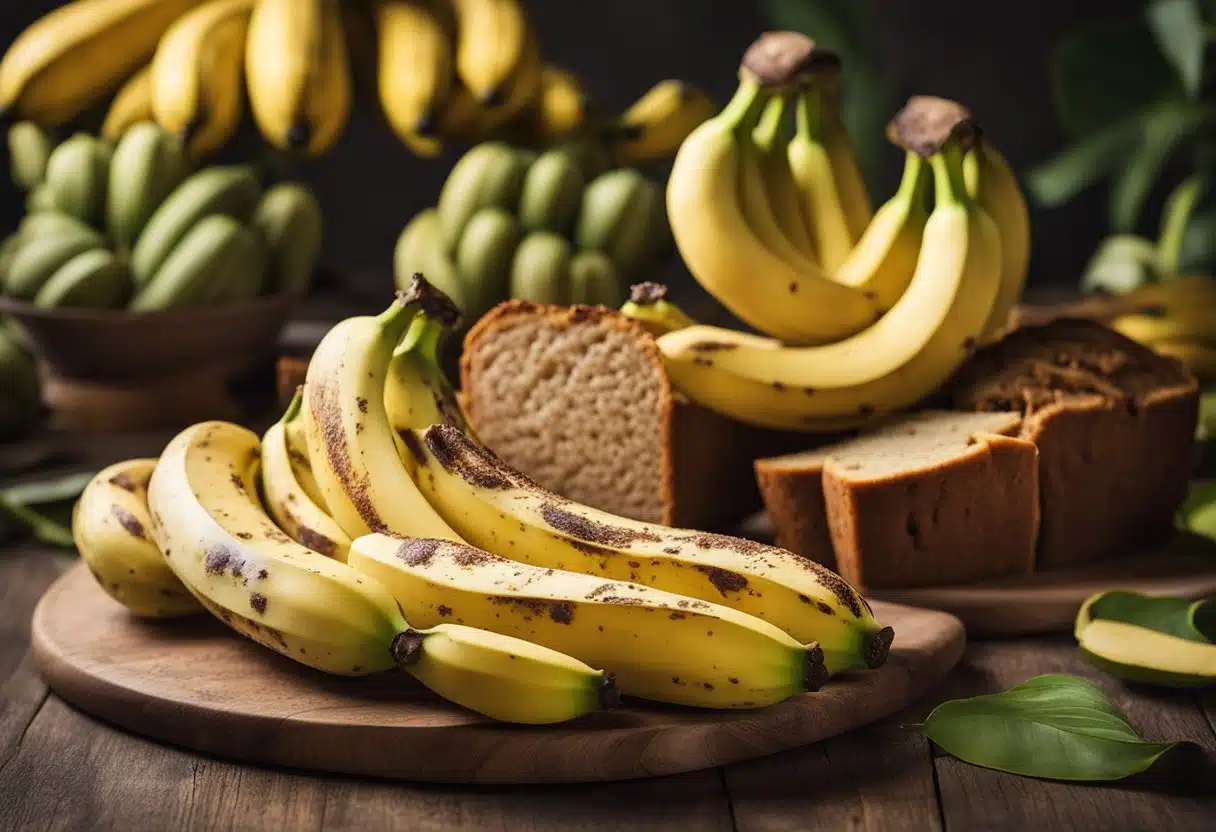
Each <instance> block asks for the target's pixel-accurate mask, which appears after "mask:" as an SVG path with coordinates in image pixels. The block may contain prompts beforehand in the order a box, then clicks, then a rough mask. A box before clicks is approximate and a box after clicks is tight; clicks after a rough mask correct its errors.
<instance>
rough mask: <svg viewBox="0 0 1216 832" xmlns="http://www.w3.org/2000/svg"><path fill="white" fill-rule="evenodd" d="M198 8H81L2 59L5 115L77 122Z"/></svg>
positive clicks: (26, 35)
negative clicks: (176, 23)
mask: <svg viewBox="0 0 1216 832" xmlns="http://www.w3.org/2000/svg"><path fill="white" fill-rule="evenodd" d="M198 3H199V0H76V2H74V3H67V4H65V5H63V6H61V7H60V8H58V9H55V10H54V11H52V12H50V13H49V14H47V15H45V16H44V17H42V18H41V19H39V20H38V21H36V22H35V23H34V24H33V25H32V26H30V27H29V28H27V29H26V30H25V31H24V32H22V33H21V34H20V35H18V36H17V39H16V40H15V41H13V43H12V45H11V46H10V47H9V48H8V51H7V52H5V54H4V58H3V59H0V111H5V112H12V113H14V114H16V115H17V116H19V117H21V118H28V119H31V120H33V121H36V122H38V123H39V124H42V125H44V126H48V127H55V126H59V125H61V124H64V123H66V122H68V121H71V120H72V119H73V118H75V117H76V116H77V115H79V114H80V113H81V112H83V111H84V110H85V109H87V108H88V107H89V106H91V105H92V104H93V103H94V102H95V101H97V100H99V99H100V98H101V97H102V96H103V95H105V93H106V92H108V91H109V90H110V89H112V88H113V87H115V86H116V85H117V84H118V83H119V81H120V80H121V79H122V78H123V77H124V76H125V75H127V74H129V73H130V72H132V71H133V70H134V69H135V68H136V67H138V66H139V65H140V64H142V63H144V62H145V61H147V60H148V57H149V56H150V55H151V54H152V52H153V51H154V50H155V49H156V44H157V42H158V41H159V40H160V38H161V35H163V34H164V33H165V30H166V29H168V28H169V25H170V24H172V23H173V21H175V20H176V19H177V18H179V17H181V15H182V14H183V13H184V12H186V11H187V10H188V9H189V8H190V7H191V6H195V5H197V4H198Z"/></svg>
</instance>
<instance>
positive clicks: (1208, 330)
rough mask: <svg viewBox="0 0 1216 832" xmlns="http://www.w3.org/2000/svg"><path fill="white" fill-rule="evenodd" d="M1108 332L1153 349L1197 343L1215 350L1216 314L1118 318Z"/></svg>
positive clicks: (1126, 316)
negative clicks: (1161, 345)
mask: <svg viewBox="0 0 1216 832" xmlns="http://www.w3.org/2000/svg"><path fill="white" fill-rule="evenodd" d="M1110 327H1111V329H1114V330H1115V331H1117V332H1121V333H1123V334H1124V335H1126V336H1127V337H1128V338H1131V339H1132V340H1133V341H1139V342H1140V343H1142V344H1148V345H1150V346H1155V345H1156V344H1159V343H1162V342H1169V341H1198V342H1200V343H1205V344H1208V345H1213V346H1216V311H1208V310H1200V312H1199V314H1193V315H1178V314H1173V315H1166V316H1165V317H1159V316H1156V315H1148V314H1132V315H1121V316H1119V317H1118V318H1115V319H1114V320H1112V321H1111V322H1110Z"/></svg>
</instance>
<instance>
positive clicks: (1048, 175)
mask: <svg viewBox="0 0 1216 832" xmlns="http://www.w3.org/2000/svg"><path fill="white" fill-rule="evenodd" d="M1147 118H1148V114H1147V113H1143V112H1141V113H1137V114H1135V115H1133V116H1131V117H1130V118H1127V119H1125V120H1123V121H1121V122H1119V123H1118V124H1113V125H1110V126H1108V127H1105V128H1103V129H1102V130H1100V131H1098V132H1096V133H1094V134H1092V135H1090V136H1089V137H1087V138H1085V139H1082V140H1081V141H1079V142H1077V143H1076V144H1074V145H1072V146H1071V147H1068V148H1065V149H1064V150H1063V151H1061V152H1060V153H1059V154H1058V155H1056V156H1055V157H1054V158H1052V159H1049V160H1047V161H1046V162H1043V163H1042V164H1040V165H1038V166H1037V167H1035V168H1033V169H1032V170H1031V171H1030V173H1029V174H1028V175H1027V177H1026V187H1027V189H1028V190H1029V191H1030V193H1031V195H1032V196H1033V197H1034V198H1035V200H1037V201H1038V202H1039V203H1041V204H1043V205H1046V206H1048V207H1049V208H1050V207H1053V206H1056V205H1061V204H1063V203H1065V202H1067V201H1068V200H1070V199H1072V198H1073V197H1074V196H1076V195H1077V194H1079V193H1080V192H1081V191H1083V190H1085V189H1086V188H1088V187H1089V186H1091V185H1093V184H1095V183H1097V182H1098V181H1099V180H1100V179H1101V178H1102V177H1104V176H1106V175H1107V174H1108V173H1110V172H1111V171H1112V170H1114V169H1115V168H1117V167H1120V166H1121V165H1125V164H1127V161H1128V159H1130V158H1131V155H1132V154H1133V153H1134V152H1135V151H1136V147H1137V145H1138V144H1139V142H1140V137H1141V136H1142V135H1143V130H1144V122H1145V120H1146V119H1147Z"/></svg>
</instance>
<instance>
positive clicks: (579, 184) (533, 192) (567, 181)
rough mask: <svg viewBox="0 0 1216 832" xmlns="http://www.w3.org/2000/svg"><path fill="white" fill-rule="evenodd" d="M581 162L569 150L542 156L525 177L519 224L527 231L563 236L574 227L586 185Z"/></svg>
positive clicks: (547, 153)
mask: <svg viewBox="0 0 1216 832" xmlns="http://www.w3.org/2000/svg"><path fill="white" fill-rule="evenodd" d="M586 184H587V183H586V181H585V180H584V179H583V171H582V168H581V167H580V166H579V164H578V161H577V160H576V159H575V158H574V157H573V156H572V155H571V153H570V152H569V151H566V150H549V151H546V152H544V153H542V154H541V155H540V156H539V157H538V158H537V160H536V161H535V162H533V163H532V166H531V167H530V168H528V173H527V175H526V176H524V184H523V190H522V192H521V193H520V195H519V224H520V227H521V228H523V230H524V231H538V230H545V231H556V232H557V233H559V234H564V233H565V232H567V231H568V230H569V229H570V227H571V226H572V225H573V224H574V218H575V217H576V216H578V209H579V205H580V204H581V203H582V198H583V187H584V186H585V185H586Z"/></svg>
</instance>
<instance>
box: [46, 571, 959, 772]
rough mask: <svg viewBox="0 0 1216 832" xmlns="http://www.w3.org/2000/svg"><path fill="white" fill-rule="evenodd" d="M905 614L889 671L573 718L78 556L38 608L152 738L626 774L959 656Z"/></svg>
mask: <svg viewBox="0 0 1216 832" xmlns="http://www.w3.org/2000/svg"><path fill="white" fill-rule="evenodd" d="M874 608H875V609H874V611H875V614H876V615H877V616H878V617H879V619H880V620H882V621H883V622H884V623H886V624H890V625H891V626H893V627H894V628H895V634H896V635H895V643H894V646H893V648H892V650H891V655H890V658H889V659H888V660H887V663H886V664H885V665H884V666H883V667H882V668H880V669H879V670H874V671H866V672H861V673H856V674H849V675H841V676H839V677H837V678H835V679H833V680H832V681H831V682H830V683H829V684H828V685H826V686H825V687H824V688H823V689H822V690H821V691H819V692H817V693H809V694H804V695H802V696H798V697H795V698H793V699H790V700H787V701H785V702H782V703H781V704H779V705H774V706H771V707H769V708H763V709H759V710H752V711H703V710H697V709H692V708H679V707H674V706H661V705H655V704H652V703H645V704H643V703H640V702H637V701H636V700H635V701H633V702H629V703H627V704H628V706H627V707H624V708H620V709H617V710H614V711H605V712H600V713H596V714H592V715H590V716H587V717H584V718H583V719H581V720H578V721H575V722H570V723H565V724H563V725H556V726H545V727H533V726H515V725H505V724H502V723H497V722H494V721H492V720H488V719H485V718H484V717H481V716H479V715H477V714H474V713H471V712H469V711H466V710H464V709H463V708H460V707H458V706H456V705H452V704H450V703H448V702H445V701H444V700H442V699H440V698H439V697H437V696H435V695H434V694H432V693H431V692H430V691H428V690H426V689H425V688H423V687H422V686H421V685H419V684H418V683H417V682H415V681H414V680H413V679H412V678H411V677H409V676H407V675H406V674H404V673H385V674H380V675H378V676H373V677H363V678H358V679H349V678H343V677H336V676H327V675H325V674H322V673H320V672H317V671H314V670H311V669H309V668H306V667H303V666H302V665H298V664H296V663H294V662H292V661H290V660H288V659H285V658H283V657H281V656H279V655H278V654H276V653H272V652H270V651H268V650H266V649H265V648H262V647H260V646H258V645H256V644H254V643H253V642H250V641H246V640H245V639H242V638H240V637H238V636H236V635H235V634H233V633H231V632H230V631H228V630H226V629H225V628H224V627H223V626H222V625H221V624H220V623H219V622H217V621H215V620H213V619H211V618H210V617H207V616H196V617H193V618H187V619H178V620H170V621H141V620H139V619H136V618H134V617H133V616H131V615H129V614H127V612H126V611H125V610H124V609H123V608H122V607H120V606H119V605H118V604H117V603H116V602H115V601H113V600H111V599H110V598H109V597H108V596H106V595H105V594H104V593H103V592H102V591H101V590H100V589H99V588H98V587H97V585H96V584H95V583H94V582H93V579H92V577H91V576H90V575H89V573H88V572H87V571H86V570H85V569H84V567H83V566H79V565H78V566H76V567H74V568H73V569H71V570H70V571H68V572H67V573H66V574H65V575H63V576H62V577H61V578H60V579H59V580H58V581H56V582H55V584H54V585H52V586H51V588H50V589H49V590H47V593H46V595H45V596H44V597H43V598H42V600H41V601H40V602H39V604H38V608H37V610H36V611H35V612H34V621H33V634H32V642H33V652H34V656H35V658H36V660H37V662H38V665H39V667H40V669H41V671H42V674H43V676H44V678H45V679H46V681H47V683H48V684H49V685H50V687H51V689H52V690H54V691H55V693H57V694H58V695H59V696H61V697H62V698H63V699H65V700H67V701H68V702H70V703H72V704H73V705H75V706H76V707H78V708H80V709H81V710H83V711H85V712H87V713H89V714H92V715H94V716H96V717H99V718H101V719H103V720H106V721H108V722H111V723H114V724H116V725H118V726H121V727H123V728H126V729H128V730H131V731H134V732H136V733H139V734H144V735H147V736H149V737H153V738H155V739H158V740H162V741H165V742H169V743H173V744H175V745H180V746H185V747H187V748H192V749H195V750H198V751H203V752H207V753H213V754H217V755H221V756H225V757H231V758H235V759H239V760H244V761H248V762H253V763H263V764H274V765H284V766H291V767H295V768H302V769H313V770H317V771H328V772H340V773H345V774H359V775H370V776H377V777H391V778H398V779H409V780H422V781H432V782H462V783H557V782H591V781H603V780H626V779H631V778H637V777H652V776H658V775H665V774H677V773H680V772H685V771H693V770H697V769H703V768H710V767H714V766H718V765H723V764H726V763H730V762H733V761H736V760H744V759H749V758H753V757H760V756H763V755H765V754H771V753H773V752H776V751H783V750H785V749H789V748H793V747H796V746H800V745H805V744H807V743H812V742H815V741H817V740H821V739H824V738H826V737H831V736H834V735H837V734H840V733H843V732H845V731H848V730H850V729H853V728H857V727H858V726H861V725H865V724H867V723H869V722H873V721H874V720H877V719H880V718H881V717H884V716H887V715H888V714H891V713H894V712H895V711H897V710H899V709H900V708H902V707H903V706H904V705H906V704H907V703H908V702H910V701H911V700H913V699H915V698H916V697H917V696H919V695H920V694H922V693H924V692H925V691H926V690H928V689H929V688H930V687H931V686H932V685H933V684H934V683H936V682H937V681H938V680H939V679H941V678H942V677H943V676H944V675H945V674H946V673H947V671H949V670H950V668H951V667H953V666H954V664H955V663H956V662H957V661H958V660H959V658H960V657H961V656H962V652H963V645H964V633H963V627H962V624H961V623H960V622H959V621H958V619H956V618H954V617H953V616H950V615H948V614H945V613H941V612H935V611H930V610H920V609H913V608H909V607H903V606H898V605H894V604H884V603H876V604H875V605H874Z"/></svg>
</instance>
